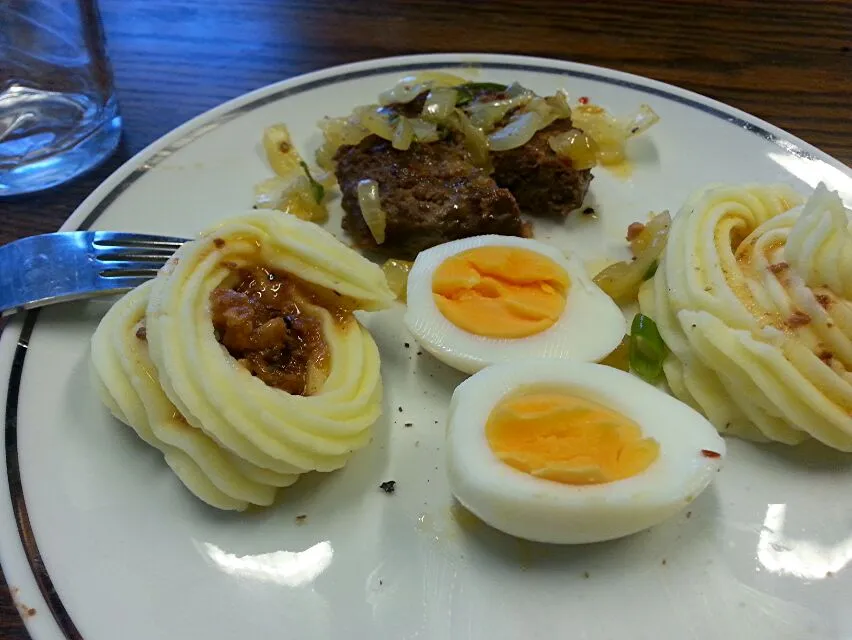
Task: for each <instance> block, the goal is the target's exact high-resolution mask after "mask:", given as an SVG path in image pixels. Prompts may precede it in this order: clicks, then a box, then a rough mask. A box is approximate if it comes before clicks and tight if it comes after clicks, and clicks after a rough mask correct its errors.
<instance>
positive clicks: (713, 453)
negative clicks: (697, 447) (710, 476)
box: [701, 449, 722, 458]
mask: <svg viewBox="0 0 852 640" xmlns="http://www.w3.org/2000/svg"><path fill="white" fill-rule="evenodd" d="M701 455H702V456H704V457H705V458H721V457H722V454H721V453H719V452H718V451H710V449H702V450H701Z"/></svg>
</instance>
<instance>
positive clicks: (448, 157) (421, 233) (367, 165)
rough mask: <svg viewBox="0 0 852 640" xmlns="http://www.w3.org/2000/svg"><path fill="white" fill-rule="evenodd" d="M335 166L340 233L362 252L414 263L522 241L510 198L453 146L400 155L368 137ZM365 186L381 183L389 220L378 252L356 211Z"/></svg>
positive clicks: (453, 142) (417, 148)
mask: <svg viewBox="0 0 852 640" xmlns="http://www.w3.org/2000/svg"><path fill="white" fill-rule="evenodd" d="M545 146H546V143H545ZM335 161H336V168H335V175H336V177H337V182H338V184H339V185H340V191H341V193H342V195H343V199H342V206H343V210H344V212H345V215H344V217H343V229H344V230H345V231H346V232H347V233H348V234H349V235H350V236H351V237H352V238H353V239H354V240H355V243H356V244H357V245H358V246H359V247H360V248H363V249H370V250H374V251H380V252H382V253H385V254H387V255H389V256H392V257H394V258H404V259H413V258H415V257H416V256H417V254H418V253H419V252H420V251H423V250H424V249H428V248H430V247H434V246H435V245H438V244H442V243H444V242H449V241H450V240H458V239H459V238H467V237H470V236H477V235H485V234H498V235H504V236H522V235H524V223H523V221H522V220H521V216H520V210H519V209H518V204H517V203H516V202H515V198H513V197H512V194H511V193H510V192H509V190H508V189H503V188H500V187H498V186H497V184H496V183H495V182H494V180H493V179H492V178H491V177H490V176H489V175H488V174H487V173H486V172H485V171H483V170H482V169H480V168H478V167H476V166H474V165H473V164H472V163H471V162H470V159H469V156H468V154H467V151H466V150H465V149H464V146H463V144H461V141H460V140H458V139H455V138H450V139H448V140H444V141H438V142H431V143H428V144H412V145H411V147H410V148H409V149H408V150H406V151H400V150H398V149H394V148H393V146H392V145H391V143H390V142H389V141H387V140H384V139H383V138H380V137H378V136H375V135H370V136H368V137H367V138H365V139H364V140H362V141H361V142H360V143H358V144H357V145H351V146H350V145H347V146H343V147H341V148H340V150H339V151H338V152H337V155H336V156H335ZM367 179H371V180H375V181H376V183H378V185H379V197H380V199H381V206H382V210H383V211H384V212H385V215H386V219H387V222H386V226H385V241H384V243H382V244H381V245H377V244H376V241H375V239H374V238H373V236H372V234H371V233H370V229H369V228H368V227H367V224H366V222H364V218H363V217H362V215H361V207H360V206H359V204H358V190H357V187H358V182H359V181H361V180H367Z"/></svg>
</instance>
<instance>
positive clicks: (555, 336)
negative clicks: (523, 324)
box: [405, 236, 626, 373]
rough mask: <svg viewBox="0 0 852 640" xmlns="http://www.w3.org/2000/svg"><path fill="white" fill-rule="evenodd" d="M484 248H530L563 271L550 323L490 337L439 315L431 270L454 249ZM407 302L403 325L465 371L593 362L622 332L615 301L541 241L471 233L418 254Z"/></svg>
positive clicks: (428, 348)
mask: <svg viewBox="0 0 852 640" xmlns="http://www.w3.org/2000/svg"><path fill="white" fill-rule="evenodd" d="M486 246H507V247H521V248H523V249H528V250H530V251H535V252H536V253H539V254H541V255H543V256H546V257H548V258H550V259H551V260H553V261H554V262H556V263H557V264H558V265H559V266H561V267H562V268H563V269H565V271H566V272H567V273H568V275H569V276H570V278H571V285H570V288H569V289H568V296H567V301H566V305H565V310H564V312H563V313H562V315H561V316H560V317H559V319H558V320H557V321H556V322H555V323H554V324H553V326H551V327H550V328H548V329H546V330H545V331H542V332H541V333H537V334H535V335H531V336H527V337H524V338H489V337H485V336H480V335H476V334H473V333H469V332H467V331H465V330H464V329H462V328H460V327H457V326H456V325H454V324H453V323H452V322H450V321H449V320H448V319H447V318H445V317H444V315H443V314H442V313H441V312H440V310H439V309H438V306H437V305H436V304H435V300H434V297H433V294H432V278H433V276H434V274H435V270H436V269H437V268H438V267H439V266H440V265H441V263H443V262H444V261H445V260H446V259H447V258H449V257H451V256H454V255H455V254H457V253H461V252H462V251H467V250H468V249H474V248H477V247H486ZM407 304H408V307H407V310H406V313H405V324H406V326H407V327H408V329H409V331H411V333H412V334H413V335H414V338H415V339H416V340H417V342H418V343H419V344H420V346H422V347H423V349H425V350H426V351H428V352H429V353H431V354H432V355H433V356H435V357H436V358H438V359H439V360H441V361H442V362H444V363H445V364H448V365H449V366H451V367H453V368H455V369H458V370H459V371H463V372H465V373H474V372H476V371H479V370H480V369H482V368H483V367H486V366H488V365H490V364H495V363H499V362H512V361H513V360H517V359H518V358H529V357H542V358H571V359H574V360H580V361H587V362H597V361H599V360H601V359H603V358H604V357H606V356H607V355H608V354H609V353H610V352H611V351H612V350H613V349H615V347H617V346H618V344H619V343H620V342H621V340H622V338H623V337H624V334H625V331H626V323H625V320H624V315H623V314H622V312H621V310H620V309H619V308H618V305H616V304H615V303H614V302H613V301H612V299H611V298H610V297H609V296H607V295H606V294H605V293H604V292H603V291H601V290H600V288H598V286H597V285H595V284H594V283H593V282H592V281H591V279H590V278H589V276H588V274H587V273H586V271H585V269H584V267H583V265H582V263H580V261H579V260H577V259H576V258H573V257H568V258H566V257H565V256H564V255H563V254H562V253H561V252H560V251H559V250H558V249H556V248H554V247H551V246H549V245H546V244H543V243H541V242H537V241H535V240H528V239H526V238H515V237H511V236H476V237H473V238H465V239H463V240H456V241H454V242H448V243H446V244H442V245H438V246H437V247H433V248H431V249H428V250H426V251H423V252H421V253H420V255H418V256H417V260H415V262H414V266H413V267H412V268H411V272H410V274H409V276H408V303H407Z"/></svg>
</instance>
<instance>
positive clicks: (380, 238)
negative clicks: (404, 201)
mask: <svg viewBox="0 0 852 640" xmlns="http://www.w3.org/2000/svg"><path fill="white" fill-rule="evenodd" d="M357 190H358V206H359V207H361V215H362V216H363V218H364V222H366V223H367V227H368V228H369V229H370V233H371V234H372V236H373V239H374V240H375V241H376V244H382V243H383V242H384V241H385V227H386V225H387V215H386V214H385V212H384V210H383V209H382V203H381V200H380V199H379V183H378V182H376V181H375V180H361V181H359V182H358V187H357Z"/></svg>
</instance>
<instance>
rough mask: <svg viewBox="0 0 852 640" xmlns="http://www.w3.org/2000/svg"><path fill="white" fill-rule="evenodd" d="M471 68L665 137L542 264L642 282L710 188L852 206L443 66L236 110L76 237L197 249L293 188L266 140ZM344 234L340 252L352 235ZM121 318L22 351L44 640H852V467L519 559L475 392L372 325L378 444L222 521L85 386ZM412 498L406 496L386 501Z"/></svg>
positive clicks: (9, 473)
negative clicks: (166, 240) (478, 517)
mask: <svg viewBox="0 0 852 640" xmlns="http://www.w3.org/2000/svg"><path fill="white" fill-rule="evenodd" d="M471 65H473V66H474V67H475V68H476V72H475V73H476V77H477V78H478V79H482V80H494V81H501V82H510V81H513V80H519V81H520V82H522V83H523V84H524V85H526V86H528V87H530V88H532V89H534V90H537V91H540V92H549V91H552V90H554V89H557V88H559V87H565V88H567V89H568V90H569V92H570V93H571V95H573V96H575V97H577V96H581V95H586V96H590V97H591V98H592V99H593V100H594V101H596V102H599V103H601V104H604V105H607V106H609V107H610V108H611V109H612V110H613V111H615V112H616V113H620V114H626V113H628V112H630V111H632V110H633V109H634V108H635V107H637V106H638V105H639V104H640V103H642V102H647V103H648V104H650V105H651V106H652V107H653V108H654V109H655V110H656V111H657V112H658V113H659V114H660V116H661V118H662V121H661V123H660V124H659V125H657V126H656V127H655V128H654V129H652V130H651V131H650V132H649V133H648V134H647V135H646V136H644V138H643V139H641V140H637V141H636V143H635V145H634V146H633V147H632V149H631V153H632V156H633V162H634V165H635V172H634V174H633V176H632V178H631V179H629V180H623V179H619V178H616V177H613V176H611V175H608V174H607V173H606V171H598V172H597V177H596V179H595V180H594V183H593V186H592V198H593V199H594V201H595V203H596V205H595V206H596V208H597V209H598V211H599V212H600V218H599V219H598V220H590V219H588V218H586V219H581V218H582V216H575V217H574V218H573V219H571V220H569V221H568V222H567V223H566V224H565V225H563V226H546V225H543V224H540V225H538V227H537V228H538V237H539V239H542V240H545V241H549V242H552V243H553V244H555V245H557V246H559V247H564V248H566V249H569V248H570V249H573V250H575V251H577V252H579V253H580V254H581V255H582V256H583V257H585V258H595V257H600V256H601V255H611V256H620V255H621V253H620V252H623V251H624V248H623V245H624V241H623V237H624V231H625V228H626V226H627V224H628V223H629V222H631V221H633V220H636V219H642V218H644V216H645V215H646V214H647V212H648V211H649V210H659V209H664V208H669V209H673V210H676V209H677V207H678V206H679V204H680V203H681V202H682V201H683V200H684V198H685V197H686V196H687V194H689V193H690V192H691V191H692V190H693V189H695V188H697V187H700V186H702V185H705V184H707V183H710V182H720V181H734V182H747V181H784V182H788V183H791V184H792V185H794V186H795V187H796V188H798V189H800V190H802V191H807V190H808V185H811V186H813V185H815V184H816V183H817V181H819V180H824V181H825V182H827V183H828V185H829V186H830V187H832V188H835V189H839V190H840V191H841V192H842V194H843V195H844V197H845V199H846V201H847V204H850V203H852V200H851V199H852V178H850V175H852V172H850V170H849V169H847V168H846V167H844V166H842V165H841V164H839V163H838V162H836V161H835V160H832V159H831V158H829V157H828V156H826V155H825V154H823V153H821V152H820V151H818V150H817V149H815V148H813V147H811V146H810V145H808V144H806V143H804V142H802V141H801V140H798V139H796V138H794V137H792V136H790V135H789V134H787V133H784V132H783V131H780V130H779V129H776V128H775V127H772V126H770V125H768V124H766V123H764V122H761V121H759V120H757V119H755V118H752V117H750V116H748V115H746V114H744V113H741V112H739V111H736V110H735V109H732V108H729V107H726V106H724V105H721V104H719V103H716V102H714V101H712V100H708V99H707V98H703V97H701V96H698V95H695V94H692V93H689V92H687V91H683V90H680V89H676V88H674V87H670V86H667V85H664V84H661V83H659V82H654V81H651V80H646V79H643V78H639V77H636V76H631V75H627V74H624V73H617V72H614V71H607V70H604V69H598V68H594V67H588V66H583V65H577V64H571V63H566V62H558V61H553V60H543V59H534V58H519V57H510V56H492V55H474V56H472V55H465V56H459V55H441V56H417V57H409V58H395V59H390V60H378V61H372V62H366V63H361V64H354V65H349V66H345V67H338V68H334V69H329V70H327V71H321V72H318V73H313V74H310V75H307V76H303V77H300V78H295V79H293V80H288V81H286V82H283V83H280V84H276V85H273V86H270V87H267V88H265V89H261V90H259V91H256V92H254V93H251V94H248V95H246V96H244V97H241V98H238V99H236V100H233V101H231V102H229V103H227V104H225V105H223V106H221V107H219V108H217V109H214V110H213V111H211V112H209V113H207V114H205V115H202V116H200V117H198V118H196V119H194V120H192V121H191V122H189V123H187V124H186V125H184V126H182V127H180V128H179V129H177V130H176V131H174V132H172V133H171V134H169V135H167V136H166V137H165V138H163V139H162V140H160V141H158V142H156V143H155V144H153V145H152V146H151V147H149V148H148V149H146V150H145V151H143V152H142V153H140V154H139V155H138V156H136V157H135V158H134V159H133V160H131V161H130V162H129V163H127V165H125V166H124V167H123V168H122V169H121V170H119V171H118V172H117V173H116V174H115V175H113V176H112V177H111V178H110V179H108V180H107V181H106V182H105V183H104V184H103V185H102V186H101V187H100V188H99V189H97V190H96V191H95V192H94V193H93V194H92V195H91V197H89V198H88V199H87V200H86V201H85V202H84V203H83V205H82V206H81V207H80V208H79V209H78V210H77V212H75V213H74V215H73V216H71V218H70V219H69V220H68V222H67V224H65V226H64V227H63V228H64V229H76V228H98V229H116V230H127V231H145V232H155V233H167V234H172V235H177V234H193V233H195V232H197V231H198V230H199V229H201V228H203V227H206V226H208V225H210V224H211V223H212V222H215V221H216V220H217V219H220V218H222V217H225V216H227V215H230V214H233V213H234V212H238V211H241V210H243V209H245V208H246V207H247V206H248V205H249V204H250V203H251V197H252V185H253V184H254V183H255V182H258V181H259V180H261V179H262V178H265V177H267V176H268V175H270V171H269V169H268V168H267V166H266V165H265V162H264V159H263V156H262V154H261V151H260V145H259V140H260V135H261V131H262V130H263V128H264V127H265V126H267V125H269V124H272V123H275V122H279V121H283V122H286V123H287V124H288V125H289V127H290V130H291V131H292V132H293V133H294V136H295V139H296V142H297V144H298V145H299V146H300V148H301V149H302V150H303V151H307V150H309V149H312V148H313V147H314V146H315V145H316V144H317V142H318V138H319V136H318V133H317V130H316V128H315V126H314V125H315V122H316V121H317V119H318V118H319V117H320V116H321V115H324V114H330V115H340V114H343V113H346V112H348V111H349V109H350V108H351V107H352V106H354V105H356V104H360V103H366V102H371V101H374V100H375V96H376V95H377V93H378V92H379V91H380V90H382V89H384V88H386V87H388V86H390V85H391V84H392V83H393V82H394V81H395V80H396V79H397V78H398V77H399V76H400V75H401V74H402V73H403V72H405V71H410V70H416V69H425V68H429V69H432V68H443V67H447V68H455V69H458V68H459V67H467V66H471ZM330 228H331V229H332V230H333V231H335V232H337V233H339V231H340V229H339V218H334V219H333V221H332V223H331V224H330ZM104 309H105V303H104V302H98V303H89V304H76V305H66V306H62V307H58V308H51V309H48V310H45V311H43V312H41V313H40V314H38V316H37V317H36V314H30V315H28V316H26V317H25V318H19V319H17V320H15V321H14V322H13V323H11V324H10V325H9V326H8V327H7V329H6V330H5V331H4V333H3V334H2V338H0V381H2V382H1V383H0V407H2V408H5V436H6V438H5V443H6V447H5V470H6V473H4V474H2V477H3V481H2V486H0V494H2V497H0V559H2V565H3V570H4V572H5V575H6V578H7V580H8V583H9V585H10V586H11V587H12V589H13V593H14V595H15V598H16V600H17V601H18V603H19V605H20V607H21V608H22V609H23V610H24V611H26V610H28V609H31V610H32V611H30V613H34V615H26V621H27V626H28V628H29V630H30V632H31V634H32V637H33V638H35V639H36V640H55V639H58V638H78V637H82V638H85V639H86V640H115V639H116V638H121V639H122V640H152V639H155V638H156V639H158V640H160V639H162V640H173V639H174V640H183V639H186V638H205V639H207V640H224V639H228V640H232V639H236V638H240V639H246V640H253V639H256V638H257V639H260V638H299V639H327V638H379V639H382V640H384V639H391V640H396V639H402V638H419V639H423V640H426V639H435V640H438V639H440V640H444V639H449V638H453V639H455V638H458V639H461V638H464V639H466V640H468V639H469V640H474V639H482V640H486V639H487V640H498V639H507V640H530V639H532V638H548V639H550V638H576V639H580V638H587V639H598V638H618V639H624V638H631V639H633V638H649V639H653V640H657V639H658V638H677V639H681V638H684V639H685V638H696V639H710V638H725V639H730V638H748V639H749V640H763V639H765V640H779V639H782V638H783V639H787V638H789V639H791V640H792V639H795V640H801V639H803V638H849V637H852V608H850V607H849V606H848V597H849V595H850V594H852V571H846V570H845V567H846V564H847V563H848V562H849V561H850V559H852V501H850V500H849V491H850V486H852V467H851V466H850V462H852V459H850V458H849V457H842V456H839V455H837V454H833V453H831V452H828V451H826V450H824V449H819V448H816V447H811V448H809V447H802V448H800V449H798V450H793V449H789V448H783V447H771V446H756V445H754V444H749V443H745V442H739V441H731V442H730V443H729V447H730V448H729V452H730V455H729V458H728V461H727V466H726V468H725V469H724V471H723V473H721V474H720V475H719V478H718V481H717V482H716V483H715V485H714V486H713V487H712V488H711V489H710V490H708V491H707V492H706V493H704V494H703V495H702V496H701V497H700V498H699V499H698V500H697V501H696V502H695V503H693V504H692V505H691V506H690V507H689V509H688V510H686V511H684V512H683V513H681V514H680V515H679V516H677V517H675V518H674V519H672V520H671V521H669V522H667V523H665V524H663V525H661V526H659V527H656V528H655V529H653V530H650V531H647V532H644V533H641V534H638V535H636V536H633V537H631V538H627V539H624V540H620V541H616V542H611V543H604V544H598V545H590V546H580V547H564V548H558V547H549V546H542V545H534V544H529V543H522V542H519V541H517V540H515V539H512V538H509V537H507V536H504V535H502V534H499V533H497V532H495V531H492V530H489V529H488V528H486V527H485V526H484V525H481V524H477V523H474V522H471V521H470V520H469V519H468V518H465V517H463V516H460V515H459V514H458V513H456V512H455V511H454V509H453V506H452V500H451V498H450V494H449V492H448V490H447V484H446V479H445V477H444V454H443V451H442V444H443V432H444V418H445V413H446V409H447V404H448V401H449V398H450V393H451V392H452V390H453V388H454V387H455V386H456V384H458V383H459V382H460V381H461V379H462V376H461V375H460V374H458V373H456V372H455V371H452V370H450V369H448V368H446V367H444V366H442V365H440V364H439V363H437V362H436V361H434V360H433V359H431V358H430V357H429V356H427V355H418V352H417V348H416V346H415V345H414V343H413V341H412V340H411V339H410V337H408V336H407V335H406V333H405V330H404V328H403V325H402V322H401V319H402V308H401V307H400V308H398V309H394V310H392V311H389V312H383V313H380V314H375V315H374V316H372V317H371V318H370V320H369V326H370V329H371V330H372V331H373V335H374V336H375V338H376V340H377V342H378V344H379V348H380V349H381V354H382V370H383V375H384V380H385V385H386V390H387V391H386V407H385V414H384V417H383V418H382V419H381V420H380V421H379V423H378V424H377V425H376V438H375V440H374V442H373V443H372V444H371V445H370V446H369V447H367V448H366V449H365V450H363V451H362V452H360V453H359V454H358V455H357V456H356V457H355V458H354V459H353V460H352V461H351V462H350V464H349V465H348V466H347V467H346V469H345V470H343V471H340V472H337V473H334V474H331V475H328V476H323V477H320V476H316V477H307V478H304V479H302V480H301V481H300V482H299V483H298V484H297V485H296V486H295V487H294V488H293V489H292V490H288V491H286V493H285V496H286V497H285V499H283V500H282V501H281V502H280V504H278V505H277V506H274V507H273V508H270V509H268V510H265V511H258V512H253V513H248V514H242V515H240V514H229V513H219V512H217V511H215V510H213V509H210V508H208V507H206V506H204V505H203V504H202V503H200V502H199V501H198V500H197V499H195V498H194V497H192V496H191V495H190V494H189V493H188V492H187V491H186V490H185V489H184V488H183V487H182V486H181V485H180V483H179V482H178V480H177V478H176V477H175V476H174V475H173V474H172V473H171V472H170V471H169V470H168V468H167V467H166V465H165V463H164V462H163V460H162V457H161V456H160V455H159V454H158V453H157V452H155V451H154V450H153V449H150V448H148V447H147V446H145V445H143V443H142V442H141V441H140V440H139V439H138V438H137V437H136V436H135V435H134V434H133V433H132V431H131V430H130V429H128V428H126V427H124V426H122V425H120V424H119V423H117V422H116V421H114V420H112V419H111V418H110V417H109V416H108V414H107V412H106V411H105V410H104V409H103V408H102V407H101V406H100V404H99V403H98V400H97V399H96V397H95V394H94V392H93V390H92V389H91V388H90V386H89V381H88V376H87V374H86V364H87V362H86V361H87V358H88V350H89V338H90V336H91V334H92V332H93V330H94V328H95V325H96V323H97V321H98V318H99V317H100V316H101V314H102V313H103V312H104ZM406 342H411V348H407V347H406V346H405V343H406ZM400 407H401V409H400ZM406 423H410V424H411V425H413V426H409V427H406V426H405V425H406ZM390 479H393V480H396V481H397V491H396V493H395V494H394V495H387V494H385V493H384V492H382V491H381V490H380V489H379V484H380V483H381V482H382V481H385V480H390ZM301 514H306V515H307V518H306V520H305V521H304V523H302V524H297V522H296V516H297V515H301ZM78 634H79V635H78Z"/></svg>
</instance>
